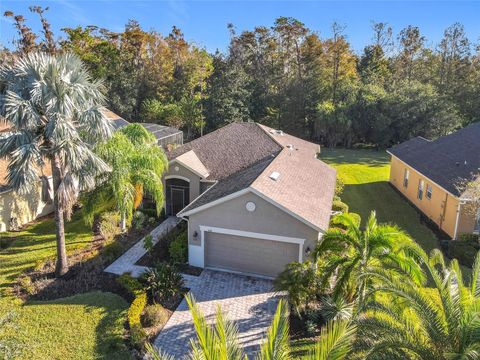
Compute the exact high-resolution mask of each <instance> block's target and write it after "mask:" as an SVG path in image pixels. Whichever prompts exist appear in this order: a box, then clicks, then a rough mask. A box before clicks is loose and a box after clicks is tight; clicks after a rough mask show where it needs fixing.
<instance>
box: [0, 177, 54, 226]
mask: <svg viewBox="0 0 480 360" xmlns="http://www.w3.org/2000/svg"><path fill="white" fill-rule="evenodd" d="M50 181H51V180H50ZM51 185H52V184H50V186H51ZM41 191H42V188H41V184H40V183H39V185H38V187H37V188H36V190H34V191H32V192H30V193H29V194H27V195H24V196H20V195H18V194H17V193H16V192H14V191H12V190H9V191H5V192H2V193H0V232H2V231H8V230H10V219H12V218H17V222H18V225H24V224H26V223H29V222H30V221H33V220H35V219H36V218H38V217H40V216H45V215H47V214H49V213H51V212H52V211H53V205H52V204H45V203H44V202H42V201H41Z"/></svg>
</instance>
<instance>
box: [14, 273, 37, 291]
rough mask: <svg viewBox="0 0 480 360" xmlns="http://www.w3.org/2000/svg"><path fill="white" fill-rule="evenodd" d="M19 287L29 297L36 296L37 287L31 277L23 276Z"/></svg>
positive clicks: (19, 281) (19, 280)
mask: <svg viewBox="0 0 480 360" xmlns="http://www.w3.org/2000/svg"><path fill="white" fill-rule="evenodd" d="M18 286H19V287H20V289H22V290H23V291H25V293H27V294H28V295H33V294H35V292H36V291H35V285H34V283H33V281H32V279H31V278H30V276H27V275H23V276H21V277H20V278H19V279H18Z"/></svg>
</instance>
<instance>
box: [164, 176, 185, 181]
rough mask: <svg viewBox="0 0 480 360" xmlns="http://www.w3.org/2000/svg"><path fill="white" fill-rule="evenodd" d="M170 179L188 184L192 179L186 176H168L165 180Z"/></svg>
mask: <svg viewBox="0 0 480 360" xmlns="http://www.w3.org/2000/svg"><path fill="white" fill-rule="evenodd" d="M168 179H180V180H185V181H186V182H190V179H189V178H187V177H185V176H180V175H167V176H165V180H168Z"/></svg>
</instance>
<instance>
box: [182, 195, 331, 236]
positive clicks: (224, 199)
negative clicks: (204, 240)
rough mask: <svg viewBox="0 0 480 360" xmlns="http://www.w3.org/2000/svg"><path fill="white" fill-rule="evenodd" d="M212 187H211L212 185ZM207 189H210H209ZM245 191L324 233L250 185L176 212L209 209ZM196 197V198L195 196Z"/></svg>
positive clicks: (188, 212) (184, 214) (323, 231)
mask: <svg viewBox="0 0 480 360" xmlns="http://www.w3.org/2000/svg"><path fill="white" fill-rule="evenodd" d="M212 187H213V186H212ZM209 190H210V189H209ZM206 192H208V190H207V191H205V193H206ZM205 193H204V194H205ZM247 193H252V194H255V195H257V196H258V197H260V198H262V199H263V200H265V201H267V202H268V203H270V204H272V205H273V206H275V207H277V208H279V209H280V210H282V211H283V212H285V213H287V214H289V215H291V216H293V217H294V218H295V219H297V220H299V221H301V222H302V223H304V224H305V225H307V226H309V227H311V228H312V229H314V230H316V231H318V232H320V233H322V234H323V233H325V230H323V229H321V228H319V227H318V226H316V225H315V224H312V223H311V222H310V221H308V220H306V219H304V218H303V217H301V216H300V215H298V214H296V213H294V212H292V211H290V210H288V209H287V208H286V207H284V206H283V205H280V204H279V203H277V202H276V201H274V200H272V199H271V198H269V197H268V196H266V195H264V194H262V193H261V192H259V191H257V190H255V189H253V188H251V187H248V188H246V189H243V190H240V191H237V192H234V193H233V194H230V195H227V196H224V197H222V198H220V199H217V200H214V201H212V202H209V203H207V204H205V205H202V206H199V207H197V208H195V209H192V210H189V211H185V212H183V210H182V211H180V212H179V213H178V214H177V216H190V215H193V214H196V213H198V212H200V211H203V210H207V209H209V208H211V207H214V206H216V205H219V204H222V203H224V202H226V201H229V200H232V199H235V198H237V197H239V196H242V195H244V194H247ZM202 195H203V194H202ZM197 199H198V198H197ZM197 199H195V200H194V201H193V202H195V201H196V200H197ZM193 202H192V203H193Z"/></svg>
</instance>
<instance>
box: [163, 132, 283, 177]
mask: <svg viewBox="0 0 480 360" xmlns="http://www.w3.org/2000/svg"><path fill="white" fill-rule="evenodd" d="M190 150H193V151H194V152H195V154H196V155H197V157H198V158H199V159H200V161H201V162H202V163H203V165H204V166H205V167H206V168H207V169H208V171H209V176H208V179H211V180H221V179H224V178H226V177H228V176H230V175H232V174H234V173H236V172H238V171H240V170H242V169H244V168H246V167H248V166H250V165H252V164H255V163H256V162H258V161H260V160H262V159H264V158H266V157H267V156H270V155H272V154H278V153H279V152H280V151H281V150H282V147H281V146H280V145H279V144H278V143H277V142H275V141H274V140H273V139H272V138H271V137H270V136H267V134H266V133H265V131H263V130H262V128H260V127H259V126H258V125H257V124H255V123H232V124H229V125H227V126H224V127H222V128H220V129H218V130H215V131H213V132H211V133H208V134H207V135H205V136H202V137H200V138H198V139H195V140H193V141H191V142H189V143H186V144H185V145H183V146H181V147H178V148H176V149H175V150H173V151H171V152H168V153H167V156H168V158H169V160H173V159H175V158H177V157H178V156H180V155H182V154H184V153H186V152H187V151H190Z"/></svg>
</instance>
